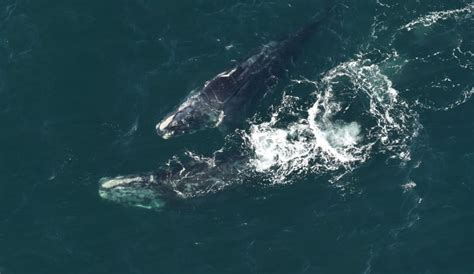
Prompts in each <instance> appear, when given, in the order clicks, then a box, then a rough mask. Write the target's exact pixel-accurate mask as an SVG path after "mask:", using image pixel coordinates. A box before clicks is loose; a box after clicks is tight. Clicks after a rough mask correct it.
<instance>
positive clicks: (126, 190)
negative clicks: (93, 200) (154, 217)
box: [99, 175, 165, 209]
mask: <svg viewBox="0 0 474 274" xmlns="http://www.w3.org/2000/svg"><path fill="white" fill-rule="evenodd" d="M99 184H100V187H99V195H100V196H101V197H102V198H103V199H106V200H109V201H112V202H116V203H120V204H124V205H128V206H135V207H142V208H147V209H159V208H162V207H163V206H164V205H165V202H164V200H163V193H162V192H161V190H160V189H159V188H158V185H157V183H156V180H155V177H154V175H146V176H119V177H115V178H102V179H101V180H100V181H99Z"/></svg>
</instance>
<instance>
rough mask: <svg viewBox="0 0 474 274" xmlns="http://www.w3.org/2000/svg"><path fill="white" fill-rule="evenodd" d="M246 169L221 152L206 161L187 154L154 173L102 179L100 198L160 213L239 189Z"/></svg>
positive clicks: (240, 158)
mask: <svg viewBox="0 0 474 274" xmlns="http://www.w3.org/2000/svg"><path fill="white" fill-rule="evenodd" d="M249 169H250V165H249V164H248V157H246V156H245V155H242V154H239V153H236V152H229V151H227V152H226V151H224V149H221V150H218V151H216V152H215V153H214V154H213V155H212V157H209V158H203V157H198V156H195V155H192V154H186V155H184V156H183V157H180V158H179V159H178V158H175V159H172V160H171V161H169V162H168V163H167V164H166V165H164V166H162V167H160V168H159V169H158V170H156V171H153V172H145V173H139V174H133V175H126V176H116V177H104V178H101V179H100V180H99V196H100V197H101V198H103V199H105V200H108V201H110V202H114V203H117V204H121V205H124V206H130V207H140V208H146V209H152V210H160V209H162V208H164V207H165V206H166V205H168V204H177V203H179V202H180V201H183V200H187V199H190V198H197V197H202V196H204V195H207V194H211V193H216V192H219V191H221V190H223V189H225V188H227V187H228V186H230V185H238V183H241V182H243V181H244V180H245V178H246V177H248V176H249V174H251V172H249Z"/></svg>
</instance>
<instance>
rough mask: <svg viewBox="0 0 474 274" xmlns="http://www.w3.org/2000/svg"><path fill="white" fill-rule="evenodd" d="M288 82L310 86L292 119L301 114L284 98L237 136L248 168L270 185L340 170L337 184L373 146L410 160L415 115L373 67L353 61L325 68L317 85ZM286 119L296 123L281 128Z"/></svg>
mask: <svg viewBox="0 0 474 274" xmlns="http://www.w3.org/2000/svg"><path fill="white" fill-rule="evenodd" d="M294 82H295V85H308V84H309V85H312V86H313V88H314V90H315V91H314V93H313V97H314V100H315V101H314V104H313V105H312V106H310V107H309V108H307V109H306V111H304V113H303V114H297V112H298V108H300V109H301V107H298V106H297V105H298V103H297V102H298V101H302V100H298V98H295V97H293V96H288V95H285V96H284V100H283V103H282V105H281V106H280V107H279V108H278V109H277V110H276V111H275V112H274V113H273V114H272V116H271V119H270V121H268V122H263V123H253V124H252V125H251V127H250V129H249V130H248V132H246V133H244V134H243V135H244V139H245V140H246V143H247V145H248V147H249V148H250V149H251V150H252V152H253V154H254V156H253V158H252V159H251V160H250V164H251V165H252V166H253V167H254V168H255V170H256V171H258V172H260V173H264V174H267V175H269V176H270V177H271V179H272V181H273V182H274V183H285V182H287V181H288V180H290V179H289V178H290V176H289V175H291V174H301V173H307V172H312V173H326V172H329V171H340V172H336V173H335V175H334V176H333V178H334V179H335V180H337V178H340V176H341V174H344V173H346V172H348V171H350V170H352V169H353V168H355V167H356V166H357V165H358V164H360V163H362V162H364V161H366V160H367V159H368V157H369V156H370V155H371V153H372V150H373V147H374V146H376V145H379V148H378V149H377V152H387V153H389V155H390V157H392V158H397V159H400V160H401V162H405V161H408V160H409V159H410V151H409V143H410V140H411V139H412V138H413V137H414V136H415V135H416V132H417V126H414V125H417V124H418V122H417V117H416V114H415V113H412V111H411V110H410V108H409V107H408V105H407V104H406V103H405V102H404V101H403V100H401V98H399V96H398V91H397V90H395V89H394V88H393V87H392V82H391V81H390V79H389V78H388V77H387V76H386V75H384V74H383V73H382V71H381V69H380V67H379V66H378V65H376V64H371V62H370V60H368V59H364V57H363V56H359V57H358V59H356V60H352V61H349V62H345V63H342V64H340V65H338V66H336V67H335V68H333V69H331V70H330V71H328V72H327V73H326V74H325V75H324V77H323V79H322V80H321V81H319V82H314V81H309V80H296V81H294ZM363 102H367V104H366V106H363ZM353 104H359V105H361V106H358V107H355V108H354V106H352V105H353ZM349 109H355V110H356V111H359V112H360V113H357V112H356V113H355V114H354V113H353V114H352V115H349V116H350V117H347V115H344V113H345V112H349ZM352 112H354V111H352ZM291 116H293V117H294V116H297V119H296V120H297V121H292V122H289V123H285V122H284V121H285V120H288V117H291ZM298 116H300V117H298ZM343 118H344V119H343ZM364 120H371V121H372V123H369V124H367V123H366V122H365V121H364Z"/></svg>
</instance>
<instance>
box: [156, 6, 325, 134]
mask: <svg viewBox="0 0 474 274" xmlns="http://www.w3.org/2000/svg"><path fill="white" fill-rule="evenodd" d="M332 10H333V8H331V9H328V10H325V11H323V12H321V13H319V14H317V15H315V16H313V17H312V18H311V20H309V22H308V23H307V24H306V25H304V26H303V27H302V28H300V29H299V30H298V31H297V32H295V33H293V34H291V35H289V36H288V37H287V38H286V39H284V40H282V41H280V42H273V41H272V42H269V43H268V44H266V45H264V46H263V47H262V48H261V50H260V51H259V52H258V53H256V54H254V55H252V56H251V57H250V58H248V59H246V60H245V61H243V62H241V63H239V64H238V65H236V66H234V67H232V68H230V69H228V70H226V71H224V72H221V73H219V74H217V75H216V76H215V77H213V78H212V79H211V80H209V81H207V82H205V83H204V85H203V86H202V87H201V88H200V89H197V90H194V91H192V92H191V93H190V94H189V95H188V96H187V97H186V98H185V99H184V100H183V101H182V103H181V104H179V105H178V106H177V107H176V108H175V109H174V110H173V111H171V112H170V113H169V114H168V115H166V116H165V117H164V118H163V119H162V120H161V121H160V122H159V123H157V125H156V132H157V134H158V135H159V136H161V137H162V138H163V139H170V138H172V137H177V136H180V135H184V134H192V133H195V132H197V131H201V130H204V129H209V128H218V127H220V128H224V129H225V128H226V125H232V124H235V123H236V121H238V119H239V118H240V117H242V113H244V112H246V110H247V109H248V108H249V107H250V106H251V105H252V103H255V101H258V100H257V99H258V98H261V97H263V96H264V94H265V91H266V90H268V88H266V87H267V85H268V83H269V82H275V81H278V78H280V77H281V75H282V74H283V72H284V70H285V68H286V66H287V65H288V64H289V63H291V62H292V61H293V60H294V58H295V57H296V56H297V54H298V53H299V51H300V49H301V46H302V45H303V44H305V42H307V41H308V40H309V38H310V37H311V34H312V33H313V32H314V31H315V30H316V29H317V28H318V26H319V25H320V24H321V23H322V22H323V19H324V18H326V17H327V16H328V14H329V13H330V11H332Z"/></svg>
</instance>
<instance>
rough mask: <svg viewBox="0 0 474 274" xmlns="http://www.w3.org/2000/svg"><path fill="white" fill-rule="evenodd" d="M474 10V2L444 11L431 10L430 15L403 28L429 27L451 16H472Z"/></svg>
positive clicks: (409, 29)
mask: <svg viewBox="0 0 474 274" xmlns="http://www.w3.org/2000/svg"><path fill="white" fill-rule="evenodd" d="M473 11H474V4H473V3H471V4H468V5H467V6H465V7H463V8H460V9H454V10H444V11H434V12H430V13H429V14H428V15H425V16H422V17H419V18H417V19H415V20H413V21H411V22H409V23H408V24H406V25H404V26H403V27H401V29H406V30H408V31H411V30H413V29H414V28H416V27H419V26H424V27H429V26H431V25H433V24H435V23H437V22H439V21H444V20H447V19H450V18H454V19H460V18H471V17H472V13H473Z"/></svg>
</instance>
